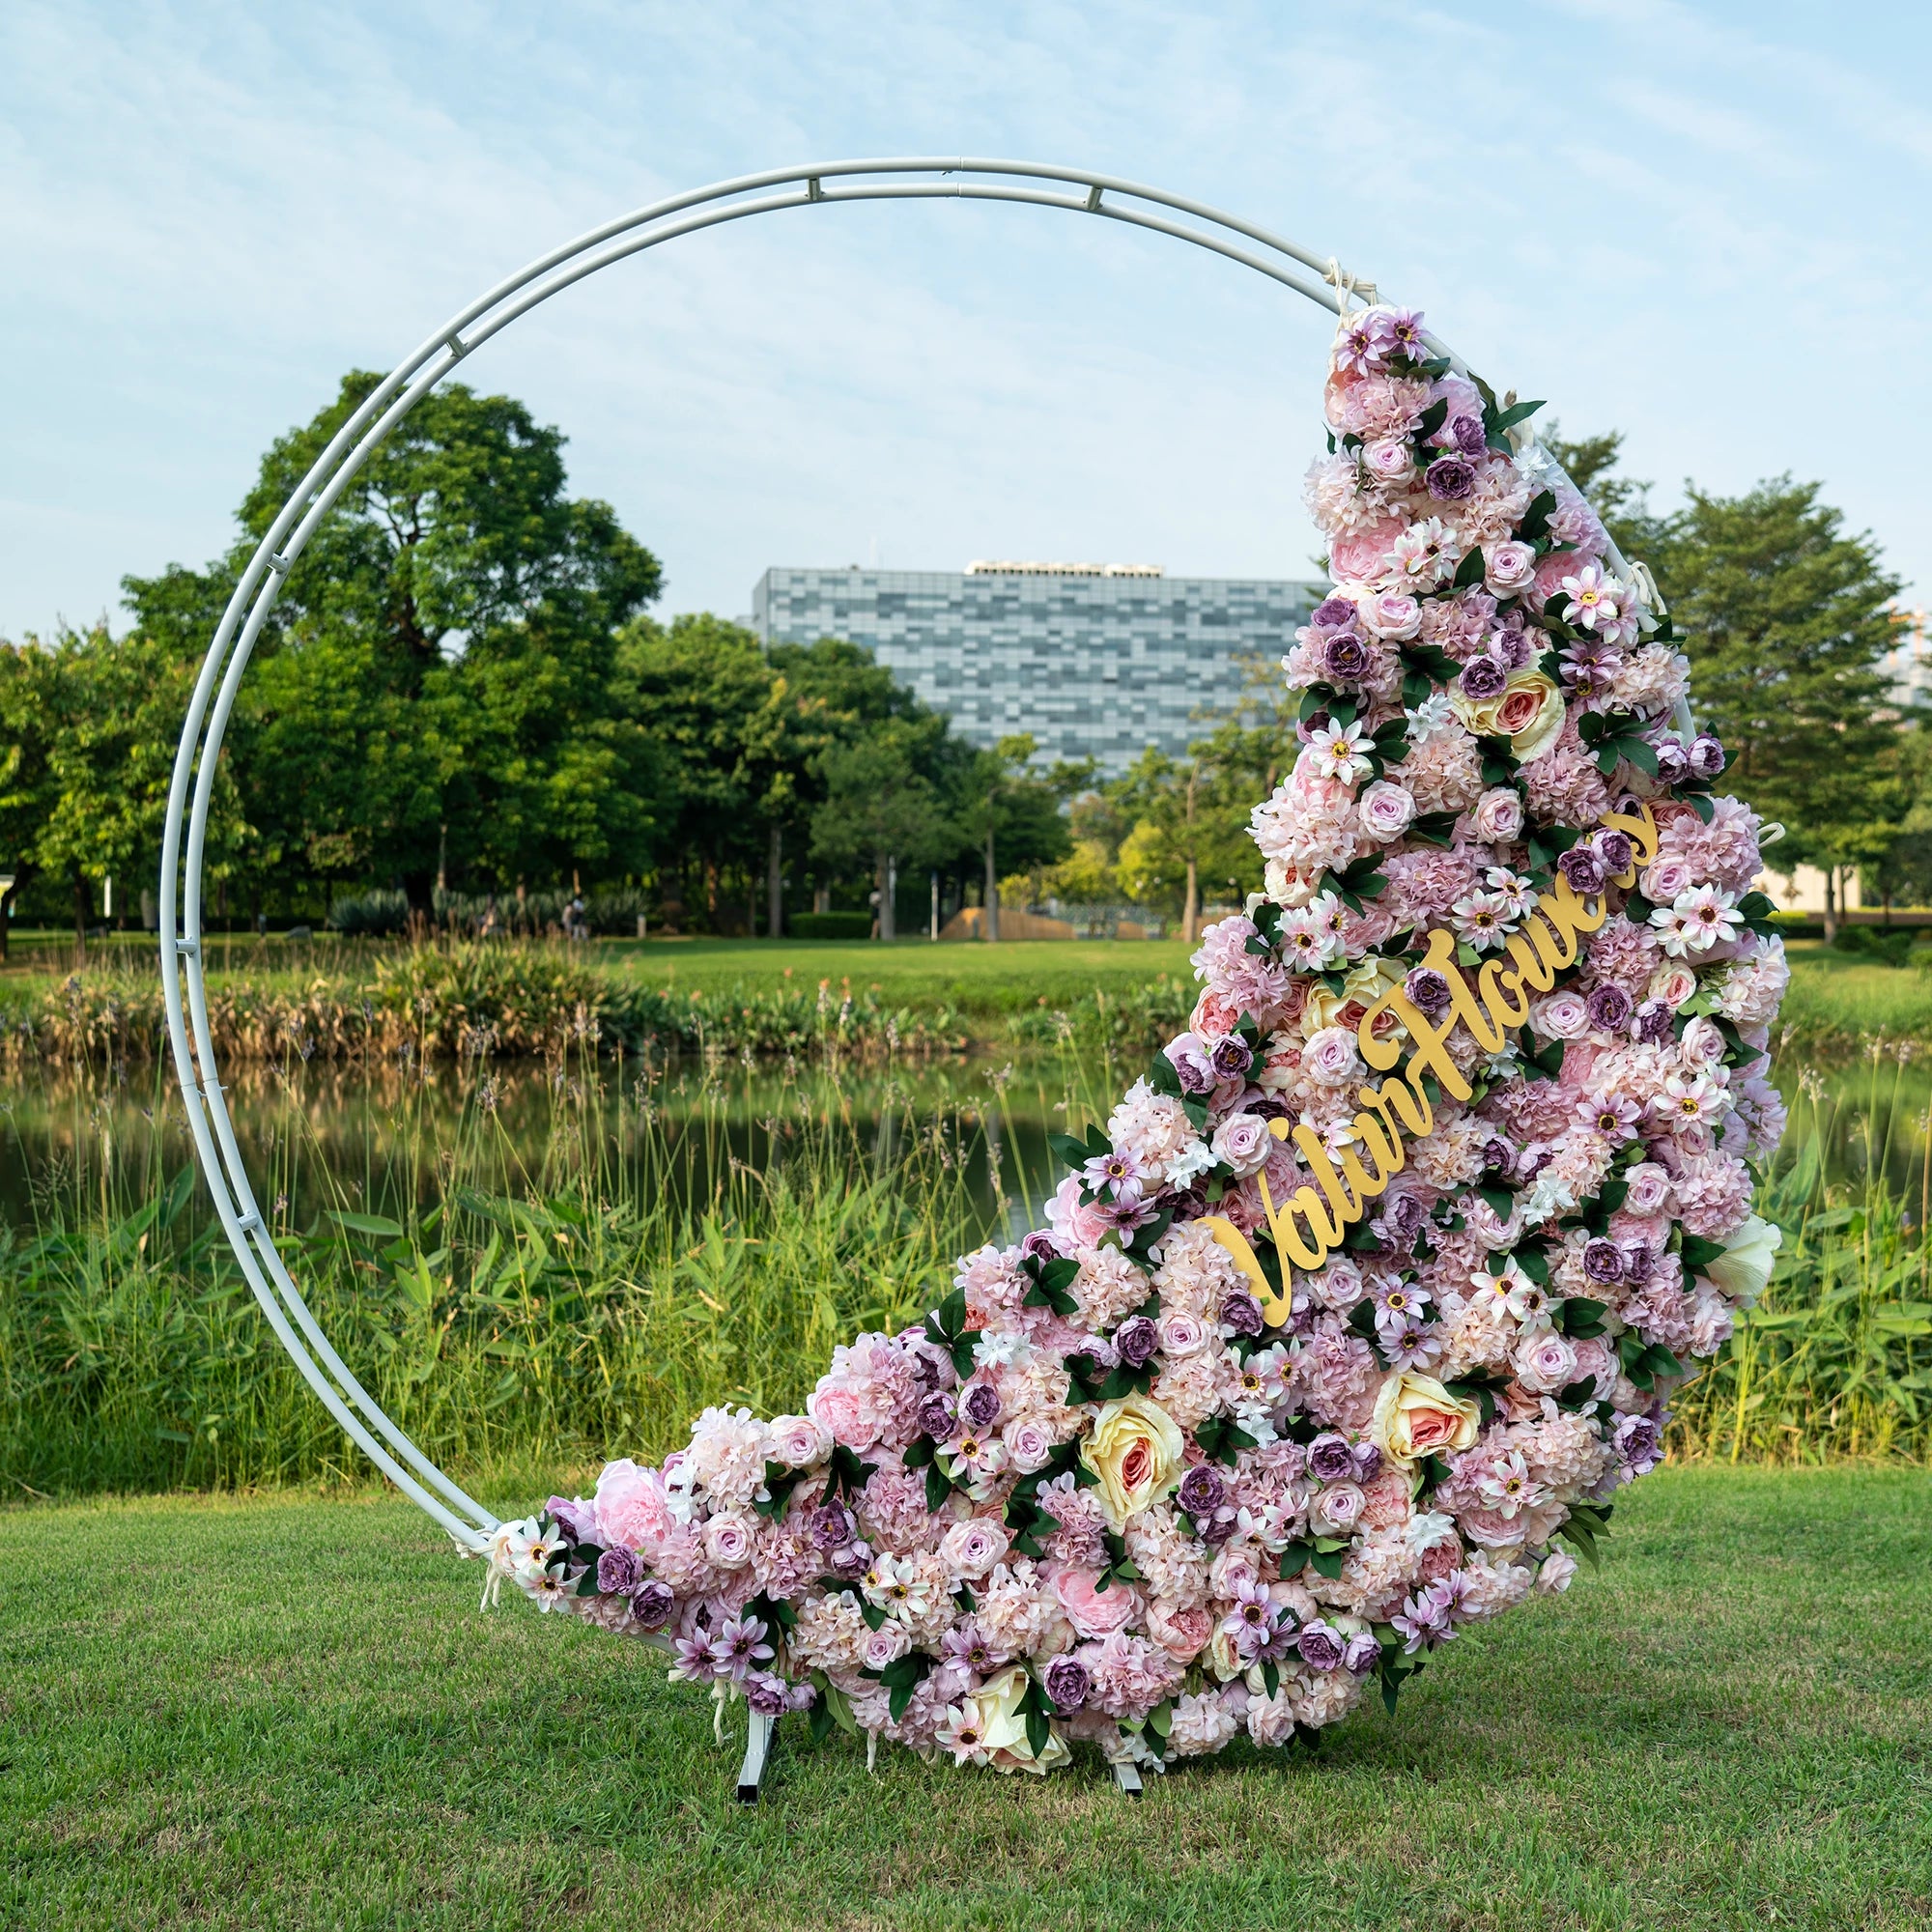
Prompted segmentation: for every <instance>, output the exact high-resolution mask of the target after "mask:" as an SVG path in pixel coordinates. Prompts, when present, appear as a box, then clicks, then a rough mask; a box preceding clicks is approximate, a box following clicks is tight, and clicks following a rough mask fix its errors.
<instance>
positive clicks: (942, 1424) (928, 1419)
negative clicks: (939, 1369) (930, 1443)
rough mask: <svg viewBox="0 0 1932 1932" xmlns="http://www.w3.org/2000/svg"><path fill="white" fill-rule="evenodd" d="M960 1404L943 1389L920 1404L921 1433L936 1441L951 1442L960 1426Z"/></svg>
mask: <svg viewBox="0 0 1932 1932" xmlns="http://www.w3.org/2000/svg"><path fill="white" fill-rule="evenodd" d="M958 1415H959V1406H958V1404H957V1403H955V1402H954V1401H953V1400H952V1397H951V1396H950V1395H948V1394H947V1393H946V1392H945V1391H944V1390H943V1389H942V1390H940V1391H939V1392H938V1393H937V1394H934V1395H929V1396H927V1397H926V1399H925V1400H924V1401H923V1403H921V1404H920V1406H919V1433H920V1434H921V1435H930V1436H931V1437H932V1439H933V1440H934V1441H935V1442H949V1441H951V1440H952V1432H953V1430H954V1429H956V1428H957V1427H958Z"/></svg>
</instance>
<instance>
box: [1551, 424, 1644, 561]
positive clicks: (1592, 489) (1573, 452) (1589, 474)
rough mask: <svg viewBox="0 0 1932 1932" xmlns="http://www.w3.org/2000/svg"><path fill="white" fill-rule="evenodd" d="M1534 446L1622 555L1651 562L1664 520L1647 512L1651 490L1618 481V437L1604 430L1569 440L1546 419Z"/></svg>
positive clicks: (1619, 433)
mask: <svg viewBox="0 0 1932 1932" xmlns="http://www.w3.org/2000/svg"><path fill="white" fill-rule="evenodd" d="M1537 440H1539V441H1540V442H1541V443H1542V444H1543V446H1544V447H1545V448H1546V449H1547V450H1548V452H1549V453H1550V455H1551V456H1553V457H1555V459H1556V460H1557V462H1558V463H1560V464H1561V465H1562V466H1563V469H1564V473H1565V474H1566V475H1568V477H1569V478H1570V480H1571V482H1573V483H1574V484H1576V486H1577V489H1578V490H1579V491H1581V492H1582V494H1583V496H1584V497H1585V499H1586V500H1587V501H1588V502H1589V505H1590V507H1591V508H1592V509H1593V510H1595V511H1596V513H1597V515H1598V516H1599V517H1601V518H1602V519H1603V521H1604V527H1605V529H1606V530H1608V531H1609V533H1610V537H1611V539H1612V541H1613V542H1614V543H1615V544H1616V546H1617V548H1618V549H1619V550H1620V551H1622V552H1623V554H1624V555H1625V556H1626V557H1642V558H1643V559H1645V560H1646V561H1649V560H1651V558H1652V555H1653V554H1654V553H1655V552H1656V550H1657V549H1658V547H1659V546H1660V545H1661V544H1662V542H1664V540H1665V537H1666V534H1667V532H1666V526H1665V520H1664V519H1662V518H1660V517H1659V516H1657V515H1656V513H1655V512H1653V511H1652V509H1651V507H1650V489H1651V486H1650V485H1649V484H1648V483H1646V482H1640V481H1638V480H1637V479H1636V478H1635V477H1632V476H1625V475H1623V474H1622V473H1621V471H1620V469H1619V465H1620V464H1621V463H1622V461H1623V448H1624V438H1623V432H1622V431H1621V430H1615V429H1612V430H1605V431H1604V432H1603V433H1602V434H1601V435H1599V436H1586V437H1579V438H1577V439H1575V440H1572V439H1570V438H1568V437H1566V436H1564V435H1563V433H1562V430H1561V428H1560V426H1559V425H1558V424H1557V423H1556V421H1555V420H1554V419H1553V418H1552V419H1551V420H1550V422H1549V424H1548V427H1547V428H1545V429H1544V430H1543V431H1542V432H1541V434H1540V435H1539V437H1538V439H1537Z"/></svg>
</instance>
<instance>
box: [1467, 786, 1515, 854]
mask: <svg viewBox="0 0 1932 1932" xmlns="http://www.w3.org/2000/svg"><path fill="white" fill-rule="evenodd" d="M1469 822H1470V824H1471V825H1472V826H1473V827H1474V828H1475V833H1476V837H1477V838H1481V839H1484V840H1486V841H1487V842H1488V843H1490V844H1492V845H1508V844H1512V843H1514V841H1515V840H1517V839H1518V838H1521V837H1522V799H1521V797H1520V795H1519V794H1518V793H1516V792H1514V791H1512V790H1510V789H1509V787H1508V786H1506V785H1498V786H1496V787H1495V789H1494V790H1492V791H1486V792H1485V793H1484V794H1483V795H1482V797H1481V798H1479V799H1478V800H1477V801H1476V804H1475V809H1474V810H1472V811H1471V812H1470V814H1469Z"/></svg>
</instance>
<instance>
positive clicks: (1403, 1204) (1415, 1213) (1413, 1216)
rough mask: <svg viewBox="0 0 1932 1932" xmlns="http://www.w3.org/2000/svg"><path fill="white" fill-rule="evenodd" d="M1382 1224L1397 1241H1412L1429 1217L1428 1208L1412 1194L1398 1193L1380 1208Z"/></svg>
mask: <svg viewBox="0 0 1932 1932" xmlns="http://www.w3.org/2000/svg"><path fill="white" fill-rule="evenodd" d="M1381 1218H1382V1226H1383V1227H1384V1228H1385V1229H1386V1230H1387V1232H1388V1234H1389V1235H1390V1236H1392V1237H1393V1238H1394V1239H1395V1240H1397V1241H1398V1242H1406V1241H1413V1240H1414V1239H1415V1237H1416V1236H1418V1235H1419V1234H1421V1232H1422V1224H1423V1222H1425V1221H1426V1220H1428V1218H1429V1209H1428V1208H1425V1207H1424V1206H1423V1205H1422V1203H1421V1202H1420V1201H1419V1200H1418V1199H1417V1198H1416V1197H1415V1196H1414V1195H1413V1194H1398V1195H1396V1196H1395V1197H1394V1198H1393V1199H1392V1200H1389V1201H1388V1202H1387V1205H1386V1206H1385V1207H1384V1208H1382V1216H1381Z"/></svg>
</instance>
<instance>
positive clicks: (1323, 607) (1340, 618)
mask: <svg viewBox="0 0 1932 1932" xmlns="http://www.w3.org/2000/svg"><path fill="white" fill-rule="evenodd" d="M1308 621H1309V622H1310V623H1311V624H1320V625H1321V628H1322V629H1323V630H1327V631H1339V630H1342V629H1344V628H1345V627H1346V626H1349V625H1351V624H1353V623H1354V621H1355V607H1354V605H1353V604H1351V603H1350V601H1349V599H1348V598H1346V597H1324V598H1323V599H1322V600H1321V603H1319V604H1318V605H1316V607H1315V609H1314V611H1312V612H1310V614H1309V618H1308Z"/></svg>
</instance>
